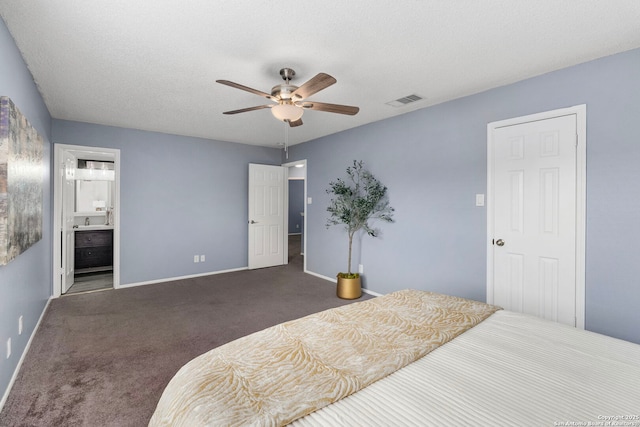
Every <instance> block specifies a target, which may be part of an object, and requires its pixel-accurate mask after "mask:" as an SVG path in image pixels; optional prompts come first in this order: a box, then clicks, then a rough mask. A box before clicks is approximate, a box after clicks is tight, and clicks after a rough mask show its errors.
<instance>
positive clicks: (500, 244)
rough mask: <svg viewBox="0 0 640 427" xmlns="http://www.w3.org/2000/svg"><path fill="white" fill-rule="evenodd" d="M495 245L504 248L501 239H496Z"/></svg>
mask: <svg viewBox="0 0 640 427" xmlns="http://www.w3.org/2000/svg"><path fill="white" fill-rule="evenodd" d="M496 245H498V246H504V240H502V239H498V240H496Z"/></svg>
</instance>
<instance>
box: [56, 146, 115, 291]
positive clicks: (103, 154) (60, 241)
mask: <svg viewBox="0 0 640 427" xmlns="http://www.w3.org/2000/svg"><path fill="white" fill-rule="evenodd" d="M53 150H54V151H53V158H54V165H55V169H56V173H54V175H53V181H54V183H53V188H54V190H53V224H54V233H53V239H52V242H53V245H52V246H53V247H52V250H53V292H52V296H53V298H57V297H59V296H61V295H62V294H63V293H64V292H66V290H68V288H69V287H70V286H71V283H67V284H66V285H67V286H66V288H65V283H64V280H65V276H67V273H68V270H69V269H70V268H73V262H72V261H73V258H70V257H69V256H67V253H69V252H70V253H73V252H74V248H73V247H72V246H70V245H69V244H67V242H72V243H75V239H74V236H73V235H72V234H71V233H69V228H70V229H71V230H72V229H73V223H71V225H70V227H66V230H65V227H64V223H65V220H68V218H67V212H68V211H69V210H70V211H71V214H70V215H73V211H74V210H75V206H74V203H75V200H74V199H75V191H74V192H72V193H70V192H67V194H73V195H74V196H73V197H72V198H71V200H69V199H67V200H66V203H67V204H68V206H70V207H71V209H65V200H63V199H64V197H63V193H64V191H63V189H66V188H67V187H65V186H66V185H69V187H68V188H69V189H70V190H71V189H73V188H75V180H74V181H71V183H67V182H66V181H67V179H66V171H65V169H66V168H65V165H66V163H65V160H66V159H70V157H69V154H71V155H72V157H75V158H78V156H79V155H82V156H90V157H91V158H95V159H99V160H110V161H113V162H114V169H115V181H114V187H113V191H114V194H113V217H112V218H113V224H114V225H113V287H114V288H115V289H118V288H120V150H119V149H116V148H102V147H100V148H98V147H87V146H80V145H68V144H57V143H56V144H54V146H53ZM69 170H71V168H69ZM72 200H73V201H72ZM63 245H64V246H63ZM70 262H71V264H70V265H69V263H70Z"/></svg>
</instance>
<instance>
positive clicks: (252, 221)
mask: <svg viewBox="0 0 640 427" xmlns="http://www.w3.org/2000/svg"><path fill="white" fill-rule="evenodd" d="M257 223H258V221H254V220H251V222H250V223H249V224H257Z"/></svg>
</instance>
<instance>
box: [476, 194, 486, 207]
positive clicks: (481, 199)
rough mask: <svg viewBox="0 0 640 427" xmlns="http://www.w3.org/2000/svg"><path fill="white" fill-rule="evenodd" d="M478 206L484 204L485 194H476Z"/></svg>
mask: <svg viewBox="0 0 640 427" xmlns="http://www.w3.org/2000/svg"><path fill="white" fill-rule="evenodd" d="M476 206H484V194H476Z"/></svg>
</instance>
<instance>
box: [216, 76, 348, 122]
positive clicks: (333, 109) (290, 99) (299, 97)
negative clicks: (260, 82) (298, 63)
mask: <svg viewBox="0 0 640 427" xmlns="http://www.w3.org/2000/svg"><path fill="white" fill-rule="evenodd" d="M280 75H281V76H282V79H283V80H284V83H283V84H279V85H276V86H274V87H273V88H272V89H271V94H268V93H266V92H262V91H259V90H256V89H252V88H250V87H247V86H243V85H241V84H238V83H234V82H231V81H229V80H216V82H218V83H221V84H223V85H227V86H231V87H235V88H236V89H241V90H244V91H247V92H251V93H253V94H256V95H259V96H263V97H265V98H267V99H270V100H272V101H274V102H276V104H268V105H258V106H257V107H249V108H242V109H240V110H233V111H225V112H224V113H223V114H238V113H246V112H247V111H254V110H262V109H264V108H270V109H271V113H272V114H273V116H274V117H275V118H276V119H278V120H282V121H283V122H286V123H289V126H291V127H296V126H300V125H301V124H302V119H301V117H302V114H303V113H304V110H317V111H326V112H328V113H338V114H347V115H350V116H353V115H354V114H357V113H358V111H360V109H359V108H358V107H352V106H350V105H339V104H327V103H324V102H315V101H305V99H306V98H307V97H309V96H311V95H313V94H314V93H317V92H320V91H321V90H323V89H326V88H327V87H329V86H331V85H332V84H334V83H335V82H336V79H334V78H333V77H331V76H330V75H329V74H325V73H319V74H317V75H316V76H315V77H313V78H312V79H311V80H309V81H307V82H306V83H304V84H303V85H302V86H299V87H298V86H294V85H292V84H291V83H290V81H291V80H292V79H293V77H294V76H295V75H296V72H295V71H294V70H292V69H291V68H283V69H281V70H280Z"/></svg>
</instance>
